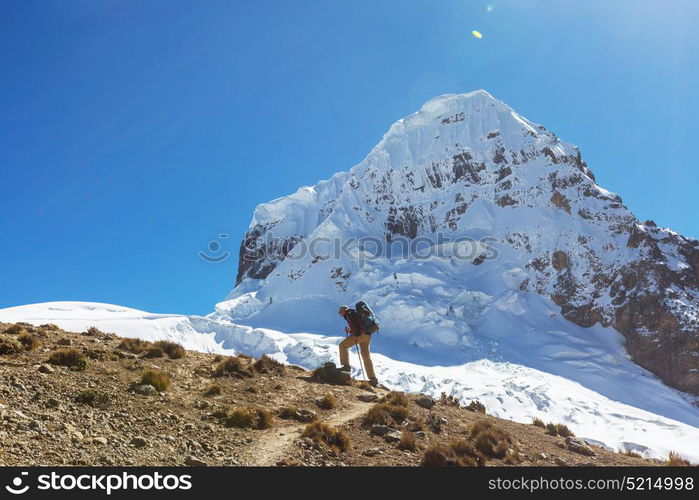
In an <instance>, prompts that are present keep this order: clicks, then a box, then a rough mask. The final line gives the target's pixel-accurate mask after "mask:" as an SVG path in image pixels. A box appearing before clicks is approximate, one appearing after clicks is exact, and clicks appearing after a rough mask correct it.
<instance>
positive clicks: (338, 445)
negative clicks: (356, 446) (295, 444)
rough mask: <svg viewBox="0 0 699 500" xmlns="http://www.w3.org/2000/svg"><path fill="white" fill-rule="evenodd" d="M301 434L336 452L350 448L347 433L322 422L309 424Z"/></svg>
mask: <svg viewBox="0 0 699 500" xmlns="http://www.w3.org/2000/svg"><path fill="white" fill-rule="evenodd" d="M301 435H302V436H303V437H308V438H311V439H312V440H313V441H314V442H315V443H318V444H319V445H321V446H323V447H325V448H330V449H332V450H334V451H336V452H343V451H347V450H349V448H350V438H349V436H348V435H347V434H345V433H344V432H343V431H341V430H340V429H336V428H335V427H331V426H329V425H328V424H324V423H322V422H313V423H311V424H308V425H307V426H306V428H305V429H304V430H303V434H301Z"/></svg>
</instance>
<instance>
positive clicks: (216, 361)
mask: <svg viewBox="0 0 699 500" xmlns="http://www.w3.org/2000/svg"><path fill="white" fill-rule="evenodd" d="M225 358H226V357H225V356H222V355H221V354H217V355H216V356H214V363H220V362H221V361H223V360H224V359H225Z"/></svg>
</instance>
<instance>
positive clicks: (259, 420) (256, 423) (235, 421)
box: [224, 408, 273, 429]
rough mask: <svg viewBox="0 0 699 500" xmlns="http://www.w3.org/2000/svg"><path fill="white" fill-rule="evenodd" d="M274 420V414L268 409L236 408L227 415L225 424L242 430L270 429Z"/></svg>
mask: <svg viewBox="0 0 699 500" xmlns="http://www.w3.org/2000/svg"><path fill="white" fill-rule="evenodd" d="M272 419H273V418H272V413H270V411H269V410H267V409H266V408H234V409H233V410H232V411H231V412H230V413H228V414H227V415H226V417H225V420H224V424H225V425H226V427H238V428H240V429H269V428H270V427H272Z"/></svg>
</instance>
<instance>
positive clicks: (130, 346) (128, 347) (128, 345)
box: [117, 338, 151, 354]
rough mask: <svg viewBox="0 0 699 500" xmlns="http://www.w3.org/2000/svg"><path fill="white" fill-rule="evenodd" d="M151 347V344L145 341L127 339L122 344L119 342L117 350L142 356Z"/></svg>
mask: <svg viewBox="0 0 699 500" xmlns="http://www.w3.org/2000/svg"><path fill="white" fill-rule="evenodd" d="M150 346H151V343H150V342H147V341H145V340H141V339H135V338H125V339H124V340H122V341H121V342H119V345H118V346H117V349H119V350H122V351H128V352H131V353H133V354H141V353H142V352H143V351H145V350H146V349H148V348H149V347H150Z"/></svg>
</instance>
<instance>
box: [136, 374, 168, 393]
mask: <svg viewBox="0 0 699 500" xmlns="http://www.w3.org/2000/svg"><path fill="white" fill-rule="evenodd" d="M141 384H150V385H152V386H153V387H155V388H156V389H157V390H158V391H159V392H163V391H167V390H168V389H169V388H170V375H168V374H167V372H164V371H162V370H146V371H144V372H143V375H141Z"/></svg>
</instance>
